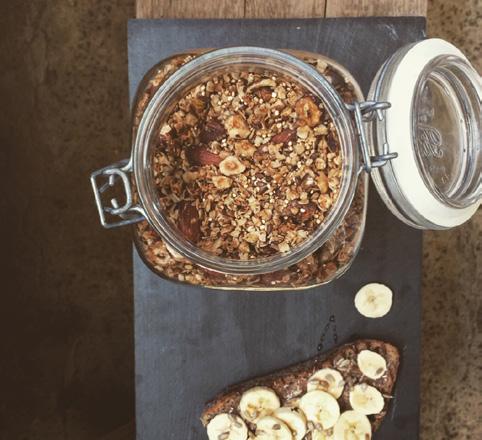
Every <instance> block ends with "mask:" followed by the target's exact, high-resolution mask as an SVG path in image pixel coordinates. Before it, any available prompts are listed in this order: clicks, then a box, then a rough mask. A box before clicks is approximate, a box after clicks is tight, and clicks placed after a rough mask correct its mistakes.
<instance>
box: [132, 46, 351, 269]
mask: <svg viewBox="0 0 482 440" xmlns="http://www.w3.org/2000/svg"><path fill="white" fill-rule="evenodd" d="M232 65H238V66H239V65H246V66H257V67H261V68H265V69H267V70H274V71H276V72H279V73H281V74H283V75H285V76H288V77H291V78H293V80H294V81H296V82H297V83H298V84H300V85H302V86H303V87H305V88H306V89H308V90H309V91H310V92H311V93H313V94H314V95H315V96H316V97H318V98H320V99H321V100H322V102H323V103H324V105H325V106H326V108H327V110H328V112H329V113H330V116H331V117H332V120H333V122H334V124H335V126H336V129H337V132H338V136H339V139H340V148H341V150H342V157H343V169H342V179H341V185H340V192H339V194H338V197H337V200H336V202H335V204H334V206H333V208H332V209H331V210H330V212H329V214H328V216H327V217H326V219H325V220H324V221H323V222H322V224H321V225H320V227H319V228H318V229H316V230H315V231H314V232H313V233H312V234H311V236H310V237H308V238H307V239H306V240H305V241H303V242H302V243H301V244H300V245H298V246H296V247H294V248H292V249H290V250H289V251H288V252H286V253H277V254H274V255H272V256H269V257H262V258H253V259H249V260H239V259H228V258H223V257H219V256H216V255H214V254H211V253H208V252H206V251H203V250H201V249H200V248H199V247H197V246H196V245H195V244H193V243H191V242H189V241H188V240H186V239H185V238H184V237H183V236H182V235H181V233H180V232H179V231H178V230H177V228H175V227H174V226H173V225H172V224H171V222H170V221H169V219H168V218H167V216H166V215H165V214H164V213H163V212H162V208H161V206H160V203H159V200H158V197H157V190H156V188H155V187H154V185H153V179H152V178H151V175H150V169H151V158H152V156H151V145H152V143H151V142H150V140H151V138H152V136H153V134H154V133H155V130H156V127H157V126H158V123H159V120H161V119H162V117H163V116H164V114H163V111H164V110H165V109H166V108H168V107H169V106H170V105H172V103H173V102H175V100H176V97H177V96H178V94H179V92H180V91H181V90H187V89H190V88H192V87H194V86H196V85H197V84H199V82H200V80H201V78H202V77H205V76H206V75H212V74H214V73H215V72H216V71H219V70H222V69H226V67H227V66H232ZM132 160H133V172H134V178H135V182H136V188H137V192H138V196H139V199H140V203H141V205H142V207H143V210H144V212H145V215H146V219H147V221H148V222H149V224H150V225H151V226H152V227H153V229H154V230H155V231H156V232H157V233H158V234H159V235H160V236H161V238H162V239H163V240H164V241H165V243H166V244H167V245H168V246H170V247H171V248H172V249H174V250H175V251H176V252H178V253H179V254H181V255H182V256H183V257H185V258H187V259H189V260H190V261H192V262H193V263H195V264H197V265H199V266H202V267H205V268H207V269H210V270H214V271H218V272H223V273H230V274H239V275H240V274H243V275H255V274H262V273H267V272H273V271H277V270H281V269H284V268H286V267H288V266H291V265H293V264H295V263H297V262H299V261H300V260H302V259H303V258H305V257H307V256H308V255H310V254H312V253H313V252H315V251H316V250H317V249H318V248H319V247H320V246H322V245H323V243H325V242H326V241H327V240H328V239H329V238H330V236H331V235H332V234H333V232H334V230H335V229H336V228H337V227H338V226H339V224H340V223H341V222H342V220H343V218H344V216H345V214H346V213H347V211H348V208H349V207H350V204H351V202H352V200H353V196H354V194H355V190H356V184H357V180H358V174H359V171H360V167H359V161H360V158H359V151H358V147H357V140H356V135H355V131H354V127H353V124H352V120H351V116H350V113H349V111H348V110H347V108H346V107H345V105H344V103H343V101H342V99H341V97H340V96H339V95H338V93H337V92H336V90H335V89H334V87H333V86H332V85H331V84H330V83H329V82H328V81H327V79H326V78H324V77H323V75H322V74H321V73H319V72H318V71H317V70H316V69H315V68H314V67H312V66H310V65H309V64H307V63H306V62H304V61H302V60H300V59H299V58H297V57H295V56H293V55H290V54H288V53H286V52H282V51H279V50H274V49H267V48H261V47H231V48H225V49H218V50H213V51H210V52H207V53H205V54H202V55H200V56H198V57H196V58H194V59H193V60H191V61H189V62H187V63H186V64H184V65H183V66H181V67H180V68H179V69H178V70H177V71H175V72H174V73H173V74H172V75H171V76H170V77H169V78H168V79H167V80H166V81H165V82H164V83H163V84H162V85H161V87H160V88H159V89H158V90H157V91H156V93H155V94H154V96H153V97H152V99H151V101H150V102H149V104H148V106H147V108H146V110H145V112H144V114H143V115H142V117H141V120H140V123H139V127H138V129H137V132H136V136H135V139H134V143H133V151H132Z"/></svg>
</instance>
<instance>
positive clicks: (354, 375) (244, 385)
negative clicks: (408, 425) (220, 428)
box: [201, 339, 400, 431]
mask: <svg viewBox="0 0 482 440" xmlns="http://www.w3.org/2000/svg"><path fill="white" fill-rule="evenodd" d="M362 350H372V351H375V352H377V353H379V354H380V355H382V356H383V357H384V358H385V360H386V362H387V372H386V373H385V374H384V375H383V376H382V377H381V378H379V379H376V380H373V379H369V378H367V377H365V376H363V374H362V373H361V371H360V369H359V368H358V365H357V362H356V358H357V355H358V353H359V352H360V351H362ZM399 365H400V354H399V351H398V349H397V348H396V347H395V346H394V345H392V344H390V343H388V342H384V341H379V340H376V339H360V340H356V341H353V342H351V343H348V344H344V345H342V346H340V347H337V348H335V349H333V350H331V351H330V352H328V353H326V354H320V355H317V356H315V357H313V358H311V359H308V360H306V361H304V362H301V363H298V364H294V365H291V366H289V367H286V368H283V369H281V370H278V371H275V372H272V373H270V374H267V375H265V376H259V377H256V378H253V379H249V380H247V381H244V382H241V383H238V384H236V385H233V386H230V387H229V388H227V389H226V390H224V391H223V392H221V393H220V394H218V395H217V396H216V397H215V398H214V399H212V400H211V401H210V402H208V403H207V404H206V406H205V408H204V411H203V413H202V415H201V422H202V423H203V425H204V426H206V425H207V424H208V423H209V421H210V420H211V419H212V418H213V417H214V416H216V415H217V414H220V413H237V412H238V406H239V401H240V400H241V395H242V394H243V393H244V392H245V391H246V390H248V389H249V388H252V387H255V386H265V387H269V388H271V389H272V390H274V391H275V392H276V394H277V395H278V397H279V398H280V400H281V404H282V405H285V404H286V403H288V402H289V401H291V400H293V399H296V398H298V397H301V396H302V395H303V394H304V393H306V386H307V382H308V379H309V378H310V377H311V376H312V375H313V374H314V373H315V372H316V371H317V370H319V369H321V368H334V369H336V370H338V371H340V373H341V374H342V375H343V377H344V379H345V382H346V386H345V390H344V391H343V394H342V396H341V397H340V398H339V399H338V403H339V404H340V409H341V410H342V411H345V410H348V409H350V408H351V407H350V402H349V395H350V388H351V387H352V386H354V385H356V384H357V383H361V382H363V383H367V384H369V385H372V386H374V387H376V388H377V389H378V390H379V391H380V392H381V393H382V395H383V396H384V398H385V406H384V408H383V411H382V412H380V413H379V414H376V415H373V416H368V418H369V419H370V423H371V424H372V429H373V431H376V430H377V429H378V428H379V426H380V424H381V422H382V420H383V418H384V417H385V415H386V413H387V409H388V405H389V404H390V400H391V399H392V397H393V395H392V392H393V388H394V386H395V382H396V379H397V373H398V367H399Z"/></svg>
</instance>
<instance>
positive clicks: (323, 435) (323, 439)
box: [311, 425, 336, 440]
mask: <svg viewBox="0 0 482 440" xmlns="http://www.w3.org/2000/svg"><path fill="white" fill-rule="evenodd" d="M335 426H336V425H335ZM334 438H335V437H333V428H330V429H328V430H326V431H318V430H317V429H315V430H314V431H311V440H334Z"/></svg>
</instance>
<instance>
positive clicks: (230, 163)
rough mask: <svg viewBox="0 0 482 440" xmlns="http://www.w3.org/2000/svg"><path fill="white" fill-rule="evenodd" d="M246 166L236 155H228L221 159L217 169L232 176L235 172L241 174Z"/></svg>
mask: <svg viewBox="0 0 482 440" xmlns="http://www.w3.org/2000/svg"><path fill="white" fill-rule="evenodd" d="M245 169H246V167H245V166H244V164H243V163H242V162H240V161H239V159H238V158H237V157H236V156H228V157H227V158H226V159H224V160H223V161H221V163H220V164H219V170H220V171H221V173H223V174H224V175H225V176H234V175H236V174H241V173H242V172H243V171H244V170H245Z"/></svg>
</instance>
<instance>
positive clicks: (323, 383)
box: [307, 368, 345, 399]
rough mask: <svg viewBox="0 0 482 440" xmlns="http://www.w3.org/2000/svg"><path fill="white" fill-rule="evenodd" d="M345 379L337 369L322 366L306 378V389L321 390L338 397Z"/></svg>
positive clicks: (343, 386)
mask: <svg viewBox="0 0 482 440" xmlns="http://www.w3.org/2000/svg"><path fill="white" fill-rule="evenodd" d="M344 388H345V380H344V379H343V376H342V375H341V374H340V372H339V371H337V370H334V369H333V368H323V369H321V370H318V371H317V372H316V373H315V374H313V376H311V377H310V378H309V379H308V384H307V390H308V391H315V390H321V391H326V392H327V393H328V394H331V395H332V396H333V397H334V398H335V399H338V398H339V397H340V396H341V395H342V394H343V389H344Z"/></svg>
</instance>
